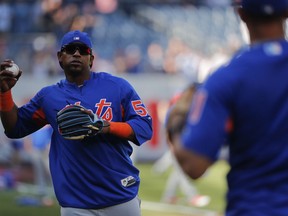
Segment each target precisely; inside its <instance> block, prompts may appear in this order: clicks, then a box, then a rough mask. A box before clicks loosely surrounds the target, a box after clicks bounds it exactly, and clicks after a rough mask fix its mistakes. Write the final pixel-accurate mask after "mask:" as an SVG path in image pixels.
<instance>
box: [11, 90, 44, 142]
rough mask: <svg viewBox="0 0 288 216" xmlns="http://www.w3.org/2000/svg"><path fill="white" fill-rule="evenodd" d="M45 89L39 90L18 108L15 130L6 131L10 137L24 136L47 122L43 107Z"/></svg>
mask: <svg viewBox="0 0 288 216" xmlns="http://www.w3.org/2000/svg"><path fill="white" fill-rule="evenodd" d="M42 94H44V91H43V90H42V91H39V92H38V93H37V94H36V95H35V96H34V97H33V98H32V99H31V100H30V101H29V102H28V103H27V104H25V105H23V106H22V107H19V108H18V120H17V123H16V126H15V128H14V130H13V132H10V133H7V132H5V133H6V135H7V136H8V137H9V138H22V137H25V136H27V135H29V134H31V133H33V132H35V131H37V130H38V129H40V128H42V127H43V126H44V125H46V124H47V122H46V119H45V114H44V112H43V110H42V108H41V98H42Z"/></svg>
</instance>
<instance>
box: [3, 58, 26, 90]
mask: <svg viewBox="0 0 288 216" xmlns="http://www.w3.org/2000/svg"><path fill="white" fill-rule="evenodd" d="M12 63H13V61H12V60H11V59H6V60H4V61H2V62H1V64H0V92H6V91H8V90H10V89H11V88H13V86H14V85H15V84H16V82H17V81H18V79H19V77H20V76H21V74H22V71H21V70H20V73H19V74H18V76H16V77H14V76H13V74H12V73H11V72H9V71H7V70H6V68H7V67H10V66H11V65H12Z"/></svg>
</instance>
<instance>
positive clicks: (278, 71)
mask: <svg viewBox="0 0 288 216" xmlns="http://www.w3.org/2000/svg"><path fill="white" fill-rule="evenodd" d="M194 99H195V100H193V103H192V106H191V111H190V114H189V118H188V123H187V127H186V129H185V131H184V133H183V136H182V141H183V145H184V146H185V148H187V149H190V150H192V151H194V152H197V153H199V154H201V155H204V156H206V157H208V158H210V159H211V160H213V161H214V160H216V159H217V157H218V154H219V150H220V148H221V146H222V145H223V143H225V144H227V145H228V146H229V148H230V152H229V153H230V158H229V162H230V165H231V169H230V171H229V173H228V176H227V181H228V189H229V190H228V194H227V215H237V216H238V215H249V216H251V215H252V216H254V215H259V216H260V215H278V216H279V215H288V43H287V42H286V41H285V40H279V41H270V42H266V43H259V44H256V45H253V46H251V47H249V48H245V49H243V50H242V51H241V52H239V53H238V54H237V55H235V57H234V58H232V60H231V61H230V62H229V63H228V64H227V65H225V66H223V67H221V68H219V69H218V70H217V71H216V72H215V73H213V74H212V75H211V76H210V77H209V78H208V79H207V80H206V82H205V83H204V84H203V85H202V87H201V88H200V89H199V91H198V92H197V94H196V95H195V98H194Z"/></svg>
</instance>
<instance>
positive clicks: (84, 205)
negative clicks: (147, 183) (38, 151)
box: [0, 31, 152, 216]
mask: <svg viewBox="0 0 288 216" xmlns="http://www.w3.org/2000/svg"><path fill="white" fill-rule="evenodd" d="M57 56H58V60H59V64H60V66H61V67H62V69H63V70H64V73H65V78H66V79H63V80H61V81H59V82H58V83H57V84H55V85H51V86H48V87H44V88H43V89H41V90H40V91H39V92H38V93H37V94H36V95H35V96H34V97H33V98H32V99H31V101H30V102H28V103H27V104H25V105H24V106H21V107H17V106H16V104H15V103H14V102H13V98H12V94H11V88H12V87H13V86H14V85H15V84H16V83H17V81H18V79H19V78H20V76H21V73H22V72H21V71H20V73H19V74H18V75H17V76H16V75H13V74H12V73H11V72H10V71H9V70H8V69H6V68H7V67H9V66H11V65H12V63H13V62H12V61H11V60H5V61H3V62H2V63H1V71H0V91H1V93H0V111H1V120H2V124H3V126H4V129H5V134H6V135H7V136H8V137H10V138H20V137H24V136H26V135H28V134H31V133H32V132H34V131H36V130H38V129H40V128H42V127H43V126H45V125H46V124H50V125H51V127H52V128H53V133H52V137H51V146H50V154H49V160H50V170H51V176H52V181H53V186H54V190H55V194H56V197H57V199H58V202H59V204H60V206H61V216H73V215H85V216H88V215H101V216H114V215H115V216H140V200H139V198H138V196H137V194H138V188H139V183H140V179H139V170H138V169H137V168H136V167H134V166H133V163H132V161H131V159H130V155H131V153H132V147H131V145H130V144H129V142H130V141H131V142H133V143H134V144H136V145H138V146H139V145H141V144H143V143H144V142H146V141H148V140H149V139H150V138H151V136H152V119H151V117H150V115H149V113H148V111H147V109H146V107H145V105H144V104H143V102H142V100H141V99H140V97H139V95H138V94H137V93H136V91H135V90H134V88H133V87H132V86H131V85H130V84H129V83H128V82H127V81H126V80H124V79H122V78H119V77H115V76H112V75H110V74H108V73H105V72H97V73H95V72H92V71H91V67H92V65H93V60H94V55H93V52H92V42H91V39H90V37H89V36H88V35H87V33H85V32H81V31H71V32H68V33H66V34H65V35H64V36H63V38H62V40H61V47H60V50H59V51H58V52H57Z"/></svg>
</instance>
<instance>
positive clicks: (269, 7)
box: [240, 0, 288, 16]
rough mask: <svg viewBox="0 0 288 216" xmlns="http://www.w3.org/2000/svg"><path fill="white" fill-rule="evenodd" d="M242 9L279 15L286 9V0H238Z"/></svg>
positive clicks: (253, 12)
mask: <svg viewBox="0 0 288 216" xmlns="http://www.w3.org/2000/svg"><path fill="white" fill-rule="evenodd" d="M240 6H241V7H242V8H243V10H245V11H247V12H248V13H250V14H255V15H264V16H272V15H281V14H283V13H284V12H285V11H287V9H288V0H240Z"/></svg>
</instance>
